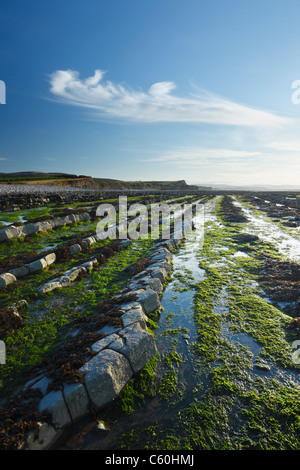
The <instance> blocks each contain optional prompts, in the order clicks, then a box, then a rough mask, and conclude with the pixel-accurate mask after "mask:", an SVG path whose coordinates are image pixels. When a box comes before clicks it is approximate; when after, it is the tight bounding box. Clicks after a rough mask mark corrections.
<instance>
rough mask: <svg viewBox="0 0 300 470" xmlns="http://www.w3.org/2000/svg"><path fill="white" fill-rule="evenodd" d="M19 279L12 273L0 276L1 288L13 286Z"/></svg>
mask: <svg viewBox="0 0 300 470" xmlns="http://www.w3.org/2000/svg"><path fill="white" fill-rule="evenodd" d="M16 280H17V278H16V277H15V276H14V275H13V274H11V273H4V274H1V275H0V287H5V286H8V284H12V283H13V282H16Z"/></svg>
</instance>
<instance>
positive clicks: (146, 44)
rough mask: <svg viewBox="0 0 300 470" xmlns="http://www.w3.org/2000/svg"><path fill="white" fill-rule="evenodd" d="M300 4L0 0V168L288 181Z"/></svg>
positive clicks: (295, 176)
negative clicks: (0, 91) (2, 96)
mask: <svg viewBox="0 0 300 470" xmlns="http://www.w3.org/2000/svg"><path fill="white" fill-rule="evenodd" d="M299 17H300V2H299V0H285V1H283V0H272V1H271V0H260V1H257V0H251V1H248V0H245V1H243V2H241V1H240V0H226V1H225V0H210V1H201V0H185V1H182V0H160V1H158V0H152V1H151V2H148V1H144V0H126V1H124V0H122V1H120V0H86V1H85V2H78V1H77V0H73V1H71V0H60V1H57V0H51V1H49V0H35V1H33V0H26V1H25V0H22V1H21V0H8V1H7V0H2V1H1V4H0V24H1V28H0V80H3V81H4V82H5V84H6V104H5V105H1V106H0V126H1V127H0V172H1V171H4V172H6V171H29V170H35V171H45V172H51V171H58V172H68V173H75V174H78V175H79V174H86V175H92V176H94V177H103V178H117V179H123V180H174V179H175V180H177V179H185V180H186V181H187V182H189V183H225V184H242V185H244V184H262V183H263V184H285V185H286V184H298V182H299V175H300V163H299V155H300V132H299V131H300V104H298V103H297V102H295V101H294V102H293V101H292V94H293V93H296V92H297V89H292V84H293V82H295V81H296V80H300V58H299V51H300V46H299V44H300V28H299ZM299 97H300V93H299Z"/></svg>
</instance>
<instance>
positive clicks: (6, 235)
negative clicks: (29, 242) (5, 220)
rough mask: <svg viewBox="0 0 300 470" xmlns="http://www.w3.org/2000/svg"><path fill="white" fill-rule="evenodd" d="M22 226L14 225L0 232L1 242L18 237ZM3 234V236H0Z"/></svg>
mask: <svg viewBox="0 0 300 470" xmlns="http://www.w3.org/2000/svg"><path fill="white" fill-rule="evenodd" d="M22 228H23V227H22V226H20V227H15V226H14V225H10V226H9V227H6V228H5V229H3V230H1V238H0V239H1V240H2V239H3V241H5V240H11V239H12V238H16V237H20V236H21V234H22ZM2 232H3V235H2Z"/></svg>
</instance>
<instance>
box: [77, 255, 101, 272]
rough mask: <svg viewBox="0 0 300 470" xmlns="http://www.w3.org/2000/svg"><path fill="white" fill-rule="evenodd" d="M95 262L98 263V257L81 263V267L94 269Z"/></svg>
mask: <svg viewBox="0 0 300 470" xmlns="http://www.w3.org/2000/svg"><path fill="white" fill-rule="evenodd" d="M95 263H97V259H96V258H95V259H93V260H90V261H87V262H86V263H83V264H81V266H80V267H82V268H85V269H86V270H87V271H88V270H89V269H93V266H94V264H95Z"/></svg>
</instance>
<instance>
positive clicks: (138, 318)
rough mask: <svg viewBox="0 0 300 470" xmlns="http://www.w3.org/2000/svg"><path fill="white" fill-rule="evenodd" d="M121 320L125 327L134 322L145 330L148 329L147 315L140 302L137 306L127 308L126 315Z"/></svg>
mask: <svg viewBox="0 0 300 470" xmlns="http://www.w3.org/2000/svg"><path fill="white" fill-rule="evenodd" d="M121 320H122V323H123V326H124V328H126V327H127V326H130V325H132V324H133V323H138V324H139V325H140V326H141V328H142V329H143V330H146V329H147V317H146V315H145V314H144V312H143V310H142V307H141V306H140V305H139V304H138V307H137V308H132V309H130V310H127V311H126V312H125V313H124V315H122V316H121Z"/></svg>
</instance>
